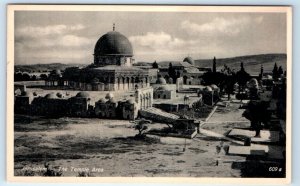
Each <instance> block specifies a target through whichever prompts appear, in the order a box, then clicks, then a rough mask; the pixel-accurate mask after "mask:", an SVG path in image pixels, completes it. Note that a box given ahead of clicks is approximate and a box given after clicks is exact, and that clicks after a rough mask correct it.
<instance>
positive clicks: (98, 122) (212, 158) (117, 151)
mask: <svg viewBox="0 0 300 186" xmlns="http://www.w3.org/2000/svg"><path fill="white" fill-rule="evenodd" d="M162 126H163V125H161V124H150V125H149V127H150V128H157V127H162ZM221 130H223V129H221ZM224 130H228V128H224ZM224 132H225V131H224ZM14 134H15V140H14V142H15V147H14V150H15V160H14V161H15V175H24V169H27V168H29V169H34V168H36V169H38V168H41V167H42V168H44V163H45V162H48V163H49V164H50V165H51V166H53V167H57V168H60V169H61V170H62V173H63V174H62V176H78V175H79V173H80V172H82V171H85V172H89V175H90V176H150V177H151V176H159V177H160V176H192V177H240V176H241V172H240V170H239V169H232V168H231V165H232V161H233V160H239V159H243V157H238V156H234V157H228V156H225V153H224V152H223V151H222V150H221V151H220V152H218V151H217V146H224V145H226V144H228V143H229V142H222V141H220V140H218V139H213V138H211V137H207V136H202V135H200V134H199V135H197V136H196V138H194V139H193V140H188V139H181V138H170V137H163V138H159V137H156V136H149V137H148V138H147V140H137V139H134V138H132V137H133V136H135V135H136V134H137V131H136V130H134V128H133V124H132V123H130V122H129V121H121V120H102V119H82V118H60V119H46V118H41V117H31V118H29V117H27V116H26V117H25V116H18V115H16V116H15V133H14ZM36 175H38V172H37V174H36Z"/></svg>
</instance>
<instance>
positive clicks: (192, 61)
mask: <svg viewBox="0 0 300 186" xmlns="http://www.w3.org/2000/svg"><path fill="white" fill-rule="evenodd" d="M183 62H187V63H189V64H191V65H195V61H194V60H193V58H192V57H186V58H184V59H183Z"/></svg>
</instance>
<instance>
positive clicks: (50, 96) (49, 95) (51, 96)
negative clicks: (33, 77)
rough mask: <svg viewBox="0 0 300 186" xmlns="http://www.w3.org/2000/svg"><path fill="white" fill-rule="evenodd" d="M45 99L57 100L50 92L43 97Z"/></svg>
mask: <svg viewBox="0 0 300 186" xmlns="http://www.w3.org/2000/svg"><path fill="white" fill-rule="evenodd" d="M45 98H46V99H57V97H56V95H55V94H54V93H53V92H52V93H50V94H47V95H46V96H45Z"/></svg>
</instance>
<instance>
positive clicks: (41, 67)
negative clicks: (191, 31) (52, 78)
mask: <svg viewBox="0 0 300 186" xmlns="http://www.w3.org/2000/svg"><path fill="white" fill-rule="evenodd" d="M212 60H213V59H196V60H195V65H196V66H198V67H212ZM286 60H287V59H286V54H259V55H248V56H238V57H231V58H220V59H218V58H217V69H221V68H222V67H223V66H224V64H226V65H227V66H229V67H230V68H231V69H235V70H236V71H237V70H239V69H240V64H241V62H243V63H244V68H245V70H246V71H247V72H248V73H250V74H258V73H259V72H260V67H261V65H263V66H264V71H272V70H273V67H274V63H275V62H276V63H277V65H278V67H279V66H282V68H283V70H286ZM170 62H172V63H178V62H179V61H161V62H157V63H158V64H159V65H160V66H168V65H169V63H170ZM152 63H153V62H145V61H143V62H137V63H135V65H138V66H151V65H152ZM74 66H78V67H84V66H86V65H84V64H62V63H50V64H34V65H15V71H22V72H25V71H26V72H47V71H52V70H56V69H60V70H64V69H65V68H68V67H74Z"/></svg>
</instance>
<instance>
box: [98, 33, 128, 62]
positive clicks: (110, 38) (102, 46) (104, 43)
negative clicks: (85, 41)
mask: <svg viewBox="0 0 300 186" xmlns="http://www.w3.org/2000/svg"><path fill="white" fill-rule="evenodd" d="M94 55H95V56H107V55H119V56H133V50H132V46H131V43H130V41H129V40H128V39H127V37H125V36H124V35H122V34H120V33H119V32H116V31H111V32H108V33H106V34H104V35H103V36H101V37H100V39H99V40H98V41H97V43H96V46H95V50H94Z"/></svg>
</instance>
